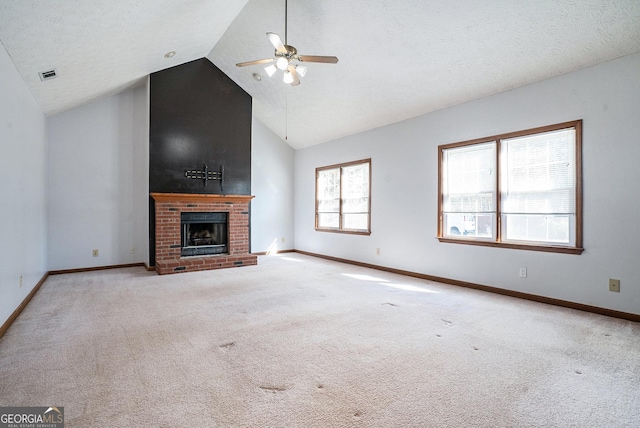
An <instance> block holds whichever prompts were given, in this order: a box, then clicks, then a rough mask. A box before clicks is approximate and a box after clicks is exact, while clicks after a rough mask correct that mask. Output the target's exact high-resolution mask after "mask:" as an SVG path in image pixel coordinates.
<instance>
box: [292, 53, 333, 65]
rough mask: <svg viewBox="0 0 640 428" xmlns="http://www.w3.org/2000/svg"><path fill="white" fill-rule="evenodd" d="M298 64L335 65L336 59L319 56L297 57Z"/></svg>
mask: <svg viewBox="0 0 640 428" xmlns="http://www.w3.org/2000/svg"><path fill="white" fill-rule="evenodd" d="M298 61H300V62H323V63H325V64H336V63H337V62H338V58H337V57H335V56H319V55H298Z"/></svg>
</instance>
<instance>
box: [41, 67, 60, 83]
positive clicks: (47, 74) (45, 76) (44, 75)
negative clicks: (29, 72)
mask: <svg viewBox="0 0 640 428" xmlns="http://www.w3.org/2000/svg"><path fill="white" fill-rule="evenodd" d="M38 75H40V80H42V81H43V82H44V81H45V80H51V79H55V78H56V77H58V74H57V72H56V69H55V68H54V69H53V70H48V71H41V72H40V73H38Z"/></svg>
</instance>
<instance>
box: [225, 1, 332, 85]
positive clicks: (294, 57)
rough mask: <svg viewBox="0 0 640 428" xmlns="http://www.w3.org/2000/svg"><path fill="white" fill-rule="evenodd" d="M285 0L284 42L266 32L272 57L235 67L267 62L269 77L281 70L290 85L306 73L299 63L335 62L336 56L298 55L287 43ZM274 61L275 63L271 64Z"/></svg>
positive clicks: (284, 80)
mask: <svg viewBox="0 0 640 428" xmlns="http://www.w3.org/2000/svg"><path fill="white" fill-rule="evenodd" d="M287 13H288V12H287V0H285V1H284V43H282V39H281V38H280V36H279V35H277V34H276V33H267V37H269V41H270V42H271V44H272V45H273V47H274V48H276V50H275V54H274V57H273V58H267V59H257V60H254V61H247V62H240V63H238V64H236V67H247V66H249V65H256V64H269V63H271V65H269V66H268V67H265V71H266V72H267V74H268V75H269V77H271V76H273V75H274V73H275V72H276V71H277V70H282V71H283V72H284V76H283V78H282V81H283V82H284V83H289V84H291V86H298V85H299V84H300V78H301V77H304V75H305V74H306V73H307V67H306V66H305V65H303V64H301V63H304V62H321V63H325V64H336V63H337V62H338V58H337V57H335V56H319V55H299V54H298V50H297V49H296V48H294V47H293V46H291V45H288V44H287ZM274 62H275V64H273V63H274Z"/></svg>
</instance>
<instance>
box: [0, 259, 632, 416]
mask: <svg viewBox="0 0 640 428" xmlns="http://www.w3.org/2000/svg"><path fill="white" fill-rule="evenodd" d="M639 338H640V325H639V324H636V323H633V322H629V321H623V320H618V319H613V318H608V317H604V316H600V315H594V314H589V313H583V312H579V311H574V310H570V309H564V308H557V307H553V306H548V305H544V304H538V303H533V302H528V301H523V300H518V299H513V298H508V297H504V296H499V295H493V294H489V293H484V292H480V291H475V290H467V289H463V288H458V287H454V286H448V285H443V284H438V283H432V282H429V281H424V280H418V279H414V278H408V277H404V276H400V275H395V274H390V273H386V272H380V271H376V270H371V269H365V268H360V267H355V266H351V265H347V264H342V263H335V262H330V261H326V260H322V259H317V258H313V257H308V256H303V255H300V254H295V253H292V254H283V255H280V256H271V257H267V256H263V257H260V259H259V265H258V266H251V267H243V268H238V269H225V270H216V271H206V272H195V273H183V274H177V275H169V276H157V275H156V274H155V273H149V272H146V271H145V270H144V269H143V268H129V269H116V270H109V271H100V272H88V273H77V274H67V275H57V276H51V277H49V279H48V280H47V281H46V283H45V284H44V285H43V287H42V288H41V290H40V291H39V292H38V294H37V295H36V296H35V298H34V299H33V300H32V302H31V303H30V304H29V305H28V307H27V308H26V309H25V311H24V312H23V313H22V314H21V315H20V317H18V319H17V320H16V322H15V323H14V324H13V326H12V327H11V328H10V329H9V330H8V332H7V333H6V334H5V336H4V337H3V338H2V339H1V340H0V405H1V406H53V405H56V406H64V408H65V416H66V426H67V427H107V426H108V427H177V426H180V427H183V426H184V427H191V426H194V427H638V426H640V340H639Z"/></svg>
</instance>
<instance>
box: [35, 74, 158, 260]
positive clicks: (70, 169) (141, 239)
mask: <svg viewBox="0 0 640 428" xmlns="http://www.w3.org/2000/svg"><path fill="white" fill-rule="evenodd" d="M148 111H149V108H148V84H146V83H145V84H143V85H141V86H138V87H135V88H132V89H129V90H126V91H124V92H122V93H120V94H118V95H114V96H111V97H108V98H104V99H100V100H97V101H94V102H92V103H89V104H86V105H83V106H81V107H78V108H75V109H73V110H68V111H65V112H63V113H59V114H57V115H54V116H52V117H50V118H49V189H48V203H49V212H48V232H49V239H48V267H49V270H60V269H75V268H87V267H94V266H110V265H117V264H125V263H137V262H147V263H148V246H149V239H148V236H149V226H148V225H149V220H148V218H149V209H148V203H149V190H148V189H149V185H148V183H149V178H148V177H149V175H148V168H149V166H148V165H149V116H148ZM93 249H97V250H98V251H99V256H98V257H93V254H92V251H93Z"/></svg>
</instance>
